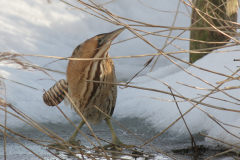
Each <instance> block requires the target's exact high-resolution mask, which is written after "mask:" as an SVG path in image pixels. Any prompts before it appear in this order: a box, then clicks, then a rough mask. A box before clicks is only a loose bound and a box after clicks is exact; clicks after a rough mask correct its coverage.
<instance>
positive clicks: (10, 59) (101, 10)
mask: <svg viewBox="0 0 240 160" xmlns="http://www.w3.org/2000/svg"><path fill="white" fill-rule="evenodd" d="M61 1H62V2H64V3H66V4H68V5H70V6H71V7H73V8H74V9H78V10H80V11H83V12H85V13H87V14H90V15H92V16H95V17H98V18H100V19H102V20H105V21H107V22H109V23H112V24H114V25H118V26H123V27H125V28H126V29H128V30H129V31H130V32H132V33H133V35H134V36H133V37H132V38H129V39H126V40H123V41H121V42H125V41H129V40H132V39H135V38H139V39H141V40H142V41H144V42H145V43H146V44H147V45H150V46H151V47H152V48H154V49H155V50H156V53H152V54H145V55H134V56H133V55H132V56H131V55H129V56H121V57H111V58H112V59H117V58H133V57H147V56H149V57H150V59H149V60H148V61H147V62H146V64H145V65H144V67H143V69H144V68H145V67H146V66H147V65H149V64H150V63H151V62H152V61H153V58H154V57H156V56H157V58H156V60H155V62H154V64H153V66H152V68H154V65H155V64H156V63H157V60H158V57H159V56H164V57H165V58H166V59H168V60H169V61H171V62H172V63H173V64H175V65H176V67H179V68H181V70H182V71H184V72H186V73H187V74H189V75H190V76H192V77H195V78H196V79H198V80H200V81H202V82H203V83H205V84H207V85H208V86H210V87H211V88H213V89H207V88H200V87H198V86H191V85H189V84H183V83H180V82H178V83H179V84H181V85H184V86H186V87H191V88H195V89H198V90H206V91H209V92H208V94H206V95H201V99H200V100H196V99H197V98H199V97H197V98H196V99H190V98H188V97H184V96H183V95H182V94H181V93H179V92H178V91H177V89H174V88H173V87H171V86H169V85H168V84H167V83H166V82H162V81H160V80H158V79H155V78H154V77H151V78H152V79H154V80H156V81H158V82H159V83H163V84H165V85H166V86H168V87H169V90H170V92H166V91H161V90H157V89H155V88H143V87H138V86H133V85H128V84H129V82H130V81H131V80H130V81H129V82H127V83H126V84H120V83H114V84H115V85H119V86H122V87H132V88H136V89H139V90H148V91H152V92H160V93H163V94H168V95H171V96H173V99H174V100H168V101H171V102H174V103H176V106H177V109H178V111H179V113H180V114H181V116H179V117H176V119H175V121H174V122H173V123H172V124H170V125H169V126H168V127H166V128H165V129H164V130H163V131H162V132H160V133H158V134H157V135H156V136H154V137H152V138H151V139H149V140H148V141H144V140H143V139H142V138H141V137H139V136H137V135H135V134H134V133H132V132H131V131H130V130H128V129H127V128H126V127H124V126H122V125H121V124H120V123H118V122H117V121H116V120H114V119H112V117H110V118H111V119H112V120H113V121H114V122H116V123H117V124H118V125H120V126H121V127H122V128H123V129H124V130H126V131H127V132H130V133H131V134H132V135H134V136H135V137H136V138H138V139H139V140H140V141H142V143H143V144H142V145H141V146H137V147H136V148H142V147H143V146H145V145H149V146H150V147H152V149H153V150H154V151H155V152H158V153H161V154H164V155H166V156H168V157H171V158H172V159H184V158H181V157H177V156H175V155H171V154H169V153H166V152H164V151H162V150H160V149H158V148H157V147H155V146H154V145H152V144H150V142H151V141H152V140H154V139H155V138H156V137H159V136H161V135H162V134H163V133H164V132H166V131H167V130H168V129H169V128H170V127H171V126H173V125H174V124H176V122H178V121H179V120H181V119H182V120H183V121H184V123H185V126H186V128H187V129H188V131H189V135H190V136H189V137H190V139H191V142H192V143H193V144H194V145H193V146H194V147H193V148H194V149H195V152H198V151H197V150H198V149H199V148H198V147H197V145H196V142H195V140H194V137H193V136H192V134H191V131H190V130H191V129H189V127H188V124H187V123H188V122H186V121H185V120H184V116H185V115H187V114H190V113H191V112H190V111H191V110H192V109H193V108H197V109H199V110H200V111H202V112H203V113H204V114H206V115H207V116H208V117H209V118H210V119H211V120H213V121H214V122H215V125H218V126H220V127H221V128H222V129H223V130H225V131H226V133H228V134H230V135H231V136H234V137H236V138H238V139H240V137H239V136H238V135H235V134H233V133H231V132H230V131H229V130H228V129H226V127H225V126H231V127H234V128H239V126H234V125H232V124H226V123H224V122H222V121H220V120H219V119H217V118H216V117H213V116H212V115H210V114H209V113H208V112H206V111H205V110H203V109H202V108H201V107H200V106H199V104H201V105H204V106H207V107H211V108H214V109H216V110H222V111H224V112H233V113H235V112H237V113H239V112H240V110H239V109H238V107H239V106H237V105H239V103H235V102H233V101H227V100H225V99H219V98H216V97H214V96H212V95H213V94H215V93H217V92H221V93H223V94H224V95H225V97H230V98H232V99H233V100H236V101H239V102H240V99H239V98H238V97H235V96H232V95H230V94H228V92H226V90H231V89H239V88H240V86H230V87H226V88H223V89H221V88H220V87H221V86H222V85H223V84H225V83H226V82H229V81H232V80H239V75H238V76H236V75H237V74H238V72H239V70H240V69H236V70H235V71H232V74H231V75H227V74H223V73H218V72H215V71H212V70H209V69H206V68H202V67H199V66H196V65H194V64H190V63H189V62H186V61H184V60H181V59H179V58H177V57H176V56H174V55H175V54H178V53H188V52H191V53H207V51H208V50H209V49H215V50H216V49H220V48H225V50H224V51H214V52H215V53H218V52H229V53H230V52H232V51H233V50H228V48H229V47H231V46H237V45H239V44H240V42H239V40H238V39H237V38H236V37H237V36H238V34H237V33H236V34H235V35H234V36H233V35H231V36H230V35H229V34H228V33H229V32H228V30H227V29H233V28H234V29H238V28H240V27H239V24H238V23H236V22H231V21H224V20H222V19H221V18H220V17H217V16H216V17H212V16H210V15H206V14H205V13H204V12H202V11H200V10H198V9H196V11H197V12H198V14H199V15H201V17H202V19H204V20H205V22H206V23H208V24H210V25H211V27H203V28H200V27H198V28H196V27H195V28H193V27H191V26H190V27H188V28H186V27H175V26H174V25H175V20H176V19H177V15H178V14H179V13H181V12H179V11H178V8H179V7H178V8H177V10H176V11H175V13H176V14H175V20H174V22H173V24H172V26H159V25H154V24H148V23H145V22H140V21H137V20H133V19H129V18H127V17H121V16H119V15H116V14H115V13H112V12H110V11H109V10H108V9H107V8H105V7H104V5H105V4H102V5H101V4H98V3H96V2H95V1H92V0H89V1H88V2H83V1H81V0H78V2H79V3H80V4H82V5H83V6H85V8H79V7H77V6H74V5H72V4H69V3H68V2H66V1H64V0H61ZM48 2H50V1H48ZM112 2H114V1H111V3H112ZM139 2H140V3H142V4H143V5H145V6H147V5H146V4H144V3H143V2H142V1H140V0H139ZM180 3H182V4H184V5H186V6H189V7H191V8H195V6H194V4H193V3H192V2H191V1H188V2H187V1H184V0H180V1H179V4H180ZM50 5H51V4H50ZM147 7H149V8H152V7H150V6H147ZM186 8H187V7H186ZM152 9H154V10H158V9H156V8H152ZM158 11H160V13H159V14H161V12H168V11H161V10H158ZM210 12H211V13H212V12H213V13H214V12H215V11H214V10H211V11H210ZM184 14H185V13H184ZM187 16H189V17H191V16H190V12H189V15H187ZM209 18H213V19H217V20H219V21H221V22H225V23H227V24H234V25H235V26H229V25H228V26H221V27H216V26H213V25H212V24H211V23H210V22H209V21H208V19H209ZM130 23H134V24H130ZM136 26H138V27H139V26H143V27H152V28H153V27H154V28H159V30H160V31H157V32H148V31H144V30H139V29H136V28H134V27H136ZM162 29H165V30H162ZM202 29H204V30H212V31H215V32H218V33H221V34H223V35H225V36H227V37H229V38H230V39H232V41H231V42H206V41H198V40H193V39H186V38H180V36H181V35H182V34H183V33H184V32H187V31H190V30H202ZM224 29H225V30H224ZM173 30H182V32H181V34H179V35H178V36H176V37H174V36H171V32H169V34H168V35H161V34H159V33H160V32H163V31H164V32H165V31H173ZM142 33H144V34H142ZM147 35H152V36H160V37H166V41H165V44H164V45H163V46H162V48H161V49H160V48H158V47H156V46H155V45H153V44H152V43H151V42H150V41H148V40H147V39H145V38H144V37H145V36H147ZM169 38H172V39H173V40H172V41H170V42H169V41H168V39H169ZM176 39H177V40H182V41H198V42H200V43H224V44H226V45H224V46H219V47H212V48H205V49H198V50H191V51H190V50H185V49H182V48H180V47H178V46H177V45H174V44H173V42H174V41H175V40H176ZM121 42H117V43H121ZM117 43H115V44H117ZM113 45H114V44H113ZM168 45H173V46H174V47H175V48H176V49H177V50H176V51H174V52H164V51H163V49H164V48H166V47H167V46H168ZM235 51H236V50H235ZM237 51H239V50H237ZM25 56H35V57H36V58H37V57H45V58H55V59H64V60H70V59H71V60H101V59H102V58H97V59H92V58H81V59H80V58H78V59H77V58H74V59H73V58H69V57H54V56H51V55H46V56H42V55H34V54H20V53H8V52H0V63H5V64H9V65H14V66H15V67H17V68H18V69H20V70H27V71H41V72H43V73H44V74H47V75H48V76H49V77H51V75H50V74H49V73H48V72H47V71H49V70H48V69H46V68H44V67H39V66H36V65H34V64H31V63H30V62H27V61H26V59H24V57H25ZM175 60H179V61H181V62H184V63H186V64H189V65H191V66H192V67H195V68H198V69H199V70H202V71H205V72H209V73H211V74H212V75H213V76H214V75H221V76H224V77H226V80H224V81H219V82H217V83H216V84H217V85H216V84H211V83H209V82H207V81H205V80H204V79H203V78H201V77H199V76H197V75H194V74H193V73H191V72H189V71H188V70H186V69H184V68H182V67H181V66H180V65H179V64H178V63H176V61H175ZM50 71H54V70H50ZM141 71H142V70H141ZM141 71H139V72H138V73H137V74H136V75H135V76H137V75H138V74H139V73H140V72H141ZM55 72H58V71H55ZM0 73H1V72H0ZM135 76H134V77H135ZM134 77H133V78H134ZM51 79H54V78H53V77H51ZM4 81H6V79H4V78H3V77H1V79H0V94H1V96H2V97H0V106H1V107H0V110H2V111H4V112H5V124H0V126H1V127H2V128H4V129H3V130H1V129H0V132H2V133H3V135H4V146H5V147H4V148H5V151H4V154H5V159H6V138H7V137H8V138H10V139H12V140H14V141H15V142H16V143H18V144H19V145H22V146H23V147H24V148H26V149H27V150H29V151H30V152H31V153H32V154H34V155H35V156H36V157H38V158H40V159H43V157H41V156H40V155H38V154H37V153H35V152H34V151H33V150H31V149H30V148H28V147H27V146H24V145H23V144H22V143H21V142H19V140H18V139H16V138H14V137H13V136H10V134H8V133H9V132H10V133H13V134H15V135H18V136H19V137H21V138H23V139H26V140H28V141H31V142H33V143H36V144H38V145H40V146H44V147H47V145H46V143H52V142H54V143H58V144H60V145H61V146H62V149H59V148H55V149H58V150H61V151H63V152H66V153H69V154H71V155H72V156H73V157H75V158H77V159H84V158H86V157H87V158H89V159H97V157H104V158H105V159H110V158H119V157H115V156H114V154H112V153H115V154H120V155H129V156H131V157H143V158H149V157H152V155H151V154H149V153H143V152H142V153H140V152H137V154H136V153H135V152H133V150H130V149H126V150H128V151H130V152H131V153H132V154H131V153H126V152H113V151H108V150H104V149H103V147H102V146H101V143H100V141H105V140H103V139H101V138H99V137H97V135H96V134H95V133H94V131H93V130H92V128H91V126H90V125H89V124H88V123H86V124H87V126H88V128H89V129H90V131H91V136H93V137H94V138H95V140H96V141H97V142H98V145H99V146H100V148H98V147H97V146H96V145H95V143H94V142H92V141H91V140H90V139H89V138H88V137H87V135H85V134H84V133H83V132H82V131H81V130H79V132H80V133H81V134H82V135H83V136H84V137H85V138H86V139H88V141H89V142H90V143H91V144H92V146H93V147H94V148H78V147H75V146H72V145H71V144H69V143H68V142H66V141H65V140H64V139H62V138H61V137H59V136H58V135H56V134H54V133H53V132H52V131H51V130H49V129H47V128H46V127H44V126H43V125H41V124H39V123H38V122H36V121H35V120H34V119H32V118H30V117H29V115H26V114H25V113H23V112H22V111H20V110H19V109H17V108H16V107H14V106H13V105H11V104H10V103H8V102H7V101H6V99H7V98H6V92H7V88H6V87H5V84H4ZM91 82H92V83H106V82H97V81H91ZM21 85H23V84H21ZM26 87H33V88H34V86H26ZM175 97H177V98H181V99H183V100H184V101H187V102H189V103H191V105H192V107H191V108H190V109H189V110H187V111H186V112H185V113H183V112H182V111H181V110H180V108H179V107H178V103H179V102H180V101H177V100H176V99H175ZM149 98H154V99H159V100H162V99H160V98H156V97H149ZM206 98H215V99H218V100H220V101H225V102H228V103H232V104H235V105H236V106H237V109H228V108H223V107H219V106H214V105H211V104H208V103H204V102H202V101H203V100H204V99H206ZM69 99H70V98H69ZM70 101H71V99H70ZM56 107H57V108H58V110H59V111H60V112H61V113H62V114H63V115H64V117H65V118H66V120H67V121H69V122H70V123H71V124H72V125H73V126H74V127H75V128H77V127H76V126H75V124H74V123H73V122H72V121H71V120H70V119H69V118H68V117H67V116H66V115H65V114H64V112H63V111H62V110H61V109H60V107H58V106H56ZM95 107H96V108H97V106H95ZM75 108H76V111H77V112H78V114H79V115H81V118H82V119H84V117H83V116H82V114H81V112H80V111H79V110H78V108H77V107H75ZM9 110H11V111H13V112H9ZM8 114H9V115H12V116H14V117H16V118H18V119H19V121H23V122H24V123H26V125H29V126H31V127H33V128H36V129H38V130H39V131H41V132H43V133H44V134H46V136H48V137H50V138H51V140H52V141H51V142H46V141H41V140H36V139H29V138H28V137H25V136H23V135H21V134H19V133H17V132H15V131H14V130H12V129H10V128H8V127H7V125H6V124H7V123H6V122H7V115H8ZM199 134H200V135H202V136H205V137H208V138H211V139H214V140H216V141H219V142H221V143H224V144H227V145H229V147H230V148H228V150H226V151H224V152H222V153H217V154H216V155H212V156H210V157H207V158H206V159H210V158H213V157H216V156H219V155H221V154H226V153H228V152H231V151H235V150H237V149H239V147H240V146H239V144H232V143H227V142H224V141H222V140H219V139H216V138H214V137H209V136H208V135H205V134H203V133H199ZM108 143H110V142H108ZM69 147H71V148H74V149H75V151H73V150H71V149H69ZM53 148H54V147H53ZM46 150H47V151H48V152H49V153H50V154H52V155H54V156H55V157H57V158H59V159H61V157H59V156H58V155H57V154H56V153H53V152H52V151H51V150H49V149H46ZM88 151H91V152H88ZM79 155H80V156H79ZM236 156H237V155H236Z"/></svg>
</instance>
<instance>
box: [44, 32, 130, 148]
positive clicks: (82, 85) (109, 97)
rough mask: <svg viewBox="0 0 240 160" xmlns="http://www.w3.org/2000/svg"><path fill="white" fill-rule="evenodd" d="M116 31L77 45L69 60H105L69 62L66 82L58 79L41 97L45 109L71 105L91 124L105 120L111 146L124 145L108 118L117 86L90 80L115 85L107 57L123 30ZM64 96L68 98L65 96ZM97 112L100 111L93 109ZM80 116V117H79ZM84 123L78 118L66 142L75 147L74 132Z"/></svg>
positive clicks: (111, 62)
mask: <svg viewBox="0 0 240 160" xmlns="http://www.w3.org/2000/svg"><path fill="white" fill-rule="evenodd" d="M124 29H125V28H120V29H117V30H115V31H112V32H109V33H103V34H98V35H96V36H94V37H92V38H90V39H87V40H86V41H85V42H83V43H81V44H80V45H78V46H77V47H76V48H75V49H74V51H73V53H72V55H71V57H70V58H108V59H101V60H69V62H68V66H67V72H66V80H64V79H61V80H60V81H58V82H56V84H55V85H54V86H53V87H51V88H50V89H49V90H48V91H47V92H45V94H44V95H43V100H44V102H45V103H46V104H47V105H49V106H54V105H57V104H59V103H61V102H62V101H63V99H64V103H65V105H69V104H71V108H73V109H74V110H75V111H76V113H79V112H78V111H77V110H79V111H80V112H81V114H82V115H83V117H84V118H85V119H86V121H88V122H89V123H90V124H92V125H97V124H99V123H100V122H101V121H103V120H105V122H106V123H107V125H108V127H109V129H110V131H111V133H112V144H114V146H115V147H118V146H125V147H130V145H125V144H124V143H122V142H121V141H120V140H119V138H118V137H117V135H116V134H115V131H114V129H113V126H112V123H111V121H110V118H109V117H108V116H106V114H107V115H109V116H112V114H113V112H114V108H115V104H116V99H117V86H116V85H114V84H109V83H93V82H89V81H86V80H90V81H102V82H115V81H116V74H115V68H114V63H113V61H112V59H110V58H109V57H110V56H109V54H108V52H109V49H110V46H111V43H112V41H113V40H114V39H115V38H116V37H117V36H118V35H119V34H120V33H121V32H122V31H123V30H124ZM66 93H67V94H68V96H66ZM94 105H95V106H97V107H98V108H99V109H100V110H101V111H103V112H104V113H105V114H104V113H102V112H100V111H99V110H98V109H97V108H96V107H94ZM79 116H80V115H79ZM85 123H86V122H85V121H84V120H83V119H82V120H81V122H80V123H79V125H78V127H77V129H76V130H75V131H74V133H73V134H72V135H71V136H70V138H69V139H68V142H69V143H71V144H73V145H77V141H76V136H77V134H78V129H81V127H82V126H83V125H84V124H85Z"/></svg>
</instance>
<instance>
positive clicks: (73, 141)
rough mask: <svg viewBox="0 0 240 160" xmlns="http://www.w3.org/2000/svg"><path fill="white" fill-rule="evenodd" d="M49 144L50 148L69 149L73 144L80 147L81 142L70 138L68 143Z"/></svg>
mask: <svg viewBox="0 0 240 160" xmlns="http://www.w3.org/2000/svg"><path fill="white" fill-rule="evenodd" d="M69 144H70V145H69ZM48 146H49V148H60V149H66V148H67V149H68V148H69V147H71V146H74V147H80V142H79V141H77V140H75V139H71V138H70V139H69V140H68V141H67V143H53V144H50V145H48Z"/></svg>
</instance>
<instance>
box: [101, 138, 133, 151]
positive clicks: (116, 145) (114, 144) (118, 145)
mask: <svg viewBox="0 0 240 160" xmlns="http://www.w3.org/2000/svg"><path fill="white" fill-rule="evenodd" d="M134 147H135V146H134V145H127V144H124V143H122V142H121V141H120V140H119V139H113V140H112V143H111V144H107V145H104V146H103V149H110V150H117V151H120V152H121V151H122V149H123V148H134Z"/></svg>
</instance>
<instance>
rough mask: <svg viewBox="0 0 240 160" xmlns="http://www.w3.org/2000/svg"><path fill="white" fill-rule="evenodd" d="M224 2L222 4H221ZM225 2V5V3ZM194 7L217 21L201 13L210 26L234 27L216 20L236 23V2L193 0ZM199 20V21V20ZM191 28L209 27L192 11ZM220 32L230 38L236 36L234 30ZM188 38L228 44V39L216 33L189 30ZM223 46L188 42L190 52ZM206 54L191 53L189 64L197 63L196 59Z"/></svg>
mask: <svg viewBox="0 0 240 160" xmlns="http://www.w3.org/2000/svg"><path fill="white" fill-rule="evenodd" d="M223 2H224V3H223ZM225 2H226V3H225ZM194 6H195V7H196V8H198V9H199V10H200V11H203V12H204V13H207V14H208V15H210V16H212V17H215V18H217V19H213V18H211V17H209V16H207V15H204V14H203V13H201V14H202V15H203V16H204V18H206V19H207V20H208V21H209V22H210V23H211V24H212V25H214V26H216V27H220V26H234V25H233V24H231V23H227V22H224V21H221V20H218V19H223V20H227V21H233V22H236V21H237V13H238V0H194ZM199 19H200V20H199ZM191 24H192V27H211V26H210V25H209V24H208V23H207V22H206V21H204V20H203V19H201V17H200V16H199V14H198V13H197V12H196V10H195V9H194V8H193V9H192V21H191ZM221 31H223V32H225V33H227V34H228V35H230V36H234V35H236V34H234V33H235V31H236V30H234V29H222V30H221ZM190 38H191V39H195V40H201V41H207V42H228V41H229V40H230V38H228V37H226V36H225V35H223V34H221V33H219V32H217V31H209V30H191V31H190ZM222 45H225V44H223V43H221V44H219V43H211V44H209V43H201V42H196V41H190V50H196V49H204V48H211V47H218V46H222ZM212 51H213V49H209V50H206V52H208V53H210V52H212ZM206 54H207V53H201V54H199V53H191V52H190V63H193V62H195V61H197V60H198V59H200V58H202V57H203V56H205V55H206Z"/></svg>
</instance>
